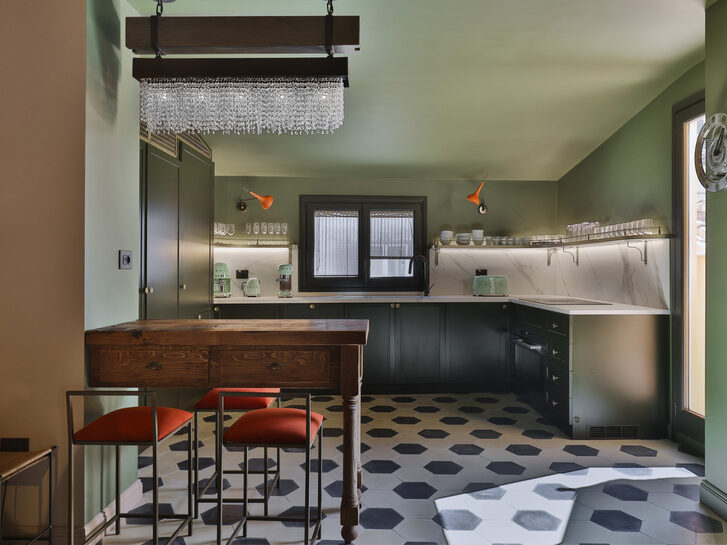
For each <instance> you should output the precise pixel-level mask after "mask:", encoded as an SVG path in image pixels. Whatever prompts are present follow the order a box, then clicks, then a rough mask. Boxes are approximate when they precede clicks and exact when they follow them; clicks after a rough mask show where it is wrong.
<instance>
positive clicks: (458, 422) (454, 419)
mask: <svg viewBox="0 0 727 545" xmlns="http://www.w3.org/2000/svg"><path fill="white" fill-rule="evenodd" d="M439 421H440V422H441V423H442V424H446V425H447V426H464V425H465V424H467V423H468V422H469V420H467V419H466V418H462V417H461V416H444V417H442V418H440V419H439Z"/></svg>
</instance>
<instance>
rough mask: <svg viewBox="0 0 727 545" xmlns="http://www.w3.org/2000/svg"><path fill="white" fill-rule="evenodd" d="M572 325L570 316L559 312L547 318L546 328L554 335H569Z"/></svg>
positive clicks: (550, 314)
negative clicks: (570, 325)
mask: <svg viewBox="0 0 727 545" xmlns="http://www.w3.org/2000/svg"><path fill="white" fill-rule="evenodd" d="M569 324H570V316H568V315H567V314H559V313H557V312H549V313H548V315H547V316H546V318H545V328H546V329H547V330H548V331H552V332H553V333H559V334H561V335H568V329H569V327H568V326H569Z"/></svg>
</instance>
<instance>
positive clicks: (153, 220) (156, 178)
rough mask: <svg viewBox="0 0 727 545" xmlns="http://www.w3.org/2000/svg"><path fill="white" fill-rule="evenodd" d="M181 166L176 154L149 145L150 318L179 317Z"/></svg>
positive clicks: (147, 295)
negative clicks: (171, 155)
mask: <svg viewBox="0 0 727 545" xmlns="http://www.w3.org/2000/svg"><path fill="white" fill-rule="evenodd" d="M180 166H181V163H180V162H179V161H177V160H176V159H174V158H173V157H170V156H169V155H167V154H165V153H164V152H162V151H159V150H157V149H156V148H153V147H151V146H148V147H147V176H146V184H145V188H144V194H143V198H144V204H145V208H146V210H145V214H143V217H144V218H145V225H144V233H145V240H144V242H145V244H144V246H145V247H144V254H145V255H144V274H145V282H144V290H142V298H143V299H144V303H143V307H144V311H145V312H144V317H145V318H146V319H149V320H156V319H165V318H177V305H178V296H179V279H178V276H177V274H178V253H177V252H178V241H179V230H178V210H179V171H180ZM144 292H146V293H144Z"/></svg>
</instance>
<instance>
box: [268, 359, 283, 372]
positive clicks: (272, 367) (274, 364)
mask: <svg viewBox="0 0 727 545" xmlns="http://www.w3.org/2000/svg"><path fill="white" fill-rule="evenodd" d="M282 368H283V366H282V365H280V364H279V363H278V362H277V361H274V362H272V363H271V364H269V365H268V369H270V370H271V371H279V370H280V369H282Z"/></svg>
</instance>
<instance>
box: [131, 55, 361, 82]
mask: <svg viewBox="0 0 727 545" xmlns="http://www.w3.org/2000/svg"><path fill="white" fill-rule="evenodd" d="M132 74H133V76H134V77H135V78H136V79H138V80H141V79H158V78H190V77H200V78H234V77H295V76H300V77H308V76H340V77H342V78H343V84H344V86H345V87H348V57H333V58H327V57H301V58H292V59H291V58H279V57H274V58H268V59H266V58H229V59H227V58H222V59H210V58H192V59H189V58H184V59H176V58H162V59H150V58H143V59H134V61H133V67H132Z"/></svg>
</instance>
